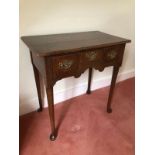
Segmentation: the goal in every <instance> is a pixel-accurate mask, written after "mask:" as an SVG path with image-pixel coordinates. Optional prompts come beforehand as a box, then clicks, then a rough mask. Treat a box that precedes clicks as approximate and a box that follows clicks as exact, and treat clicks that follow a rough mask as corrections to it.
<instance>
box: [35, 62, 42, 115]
mask: <svg viewBox="0 0 155 155" xmlns="http://www.w3.org/2000/svg"><path fill="white" fill-rule="evenodd" d="M33 70H34V77H35V82H36V87H37V94H38V100H39V109H38V110H37V111H38V112H40V111H42V109H43V108H42V98H41V86H40V77H39V71H38V69H37V68H36V67H35V65H33Z"/></svg>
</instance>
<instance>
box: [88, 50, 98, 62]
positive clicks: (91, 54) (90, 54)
mask: <svg viewBox="0 0 155 155" xmlns="http://www.w3.org/2000/svg"><path fill="white" fill-rule="evenodd" d="M96 56H97V53H96V52H94V51H92V52H88V53H86V57H87V58H88V59H89V61H93V60H95V59H96Z"/></svg>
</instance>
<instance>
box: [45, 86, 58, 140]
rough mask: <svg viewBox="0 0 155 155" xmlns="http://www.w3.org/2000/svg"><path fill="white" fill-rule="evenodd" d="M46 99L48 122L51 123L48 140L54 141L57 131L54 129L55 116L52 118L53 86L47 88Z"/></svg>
mask: <svg viewBox="0 0 155 155" xmlns="http://www.w3.org/2000/svg"><path fill="white" fill-rule="evenodd" d="M46 92H47V100H48V111H49V117H50V124H51V135H50V140H52V141H54V140H55V139H56V136H57V133H56V129H55V118H54V99H53V87H52V88H47V89H46Z"/></svg>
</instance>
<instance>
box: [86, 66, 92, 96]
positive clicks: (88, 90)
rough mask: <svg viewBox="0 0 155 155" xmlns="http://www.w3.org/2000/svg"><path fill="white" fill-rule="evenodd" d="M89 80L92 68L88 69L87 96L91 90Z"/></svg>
mask: <svg viewBox="0 0 155 155" xmlns="http://www.w3.org/2000/svg"><path fill="white" fill-rule="evenodd" d="M91 79H92V68H89V73H88V88H87V94H90V93H91V90H90V87H91Z"/></svg>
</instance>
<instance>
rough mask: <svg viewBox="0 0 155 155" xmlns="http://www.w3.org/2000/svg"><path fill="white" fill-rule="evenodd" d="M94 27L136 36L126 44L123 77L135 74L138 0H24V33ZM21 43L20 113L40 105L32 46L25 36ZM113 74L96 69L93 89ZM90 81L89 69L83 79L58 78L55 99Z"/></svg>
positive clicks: (22, 15)
mask: <svg viewBox="0 0 155 155" xmlns="http://www.w3.org/2000/svg"><path fill="white" fill-rule="evenodd" d="M90 30H99V31H103V32H106V33H110V34H113V35H118V36H120V37H125V38H128V39H131V40H132V43H131V44H127V46H126V50H125V55H124V61H123V66H122V67H121V70H120V74H121V75H122V78H125V77H129V76H131V74H132V75H133V72H134V0H117V1H115V0H20V36H23V35H36V34H54V33H65V32H79V31H90ZM19 46H20V51H19V52H20V81H19V82H20V114H25V113H27V112H30V111H33V110H35V109H36V108H37V107H38V100H37V93H36V86H35V82H34V75H33V70H32V66H31V62H30V55H29V50H28V48H27V46H26V45H25V44H24V43H23V42H22V41H21V40H20V42H19ZM110 75H111V68H109V69H106V70H105V71H104V72H98V71H95V72H94V76H93V80H94V81H95V82H96V83H95V84H94V86H93V89H95V88H98V87H101V86H100V84H101V83H102V84H103V86H104V85H107V84H109V80H110ZM123 76H124V77H123ZM122 78H120V80H121V79H122ZM105 79H106V80H105ZM86 81H87V71H86V72H85V73H84V74H83V75H82V76H81V77H80V78H79V79H74V78H67V79H64V80H61V81H59V82H57V83H56V85H55V86H54V91H55V96H54V97H55V102H56V103H57V102H59V101H61V100H64V99H66V98H70V97H73V96H76V95H79V94H81V93H83V92H84V91H85V88H86ZM65 90H68V91H65ZM73 90H74V91H73ZM71 92H72V93H71ZM46 105H47V103H46V99H45V106H46Z"/></svg>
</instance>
